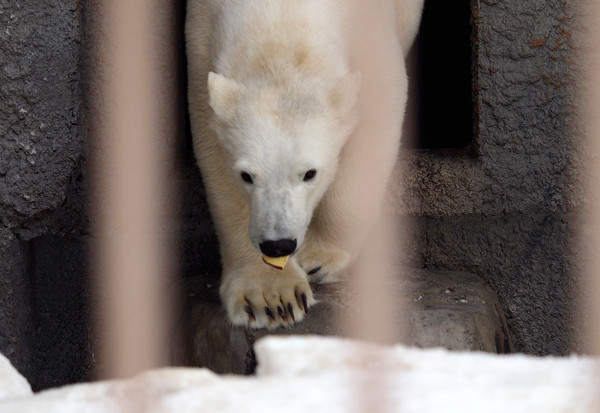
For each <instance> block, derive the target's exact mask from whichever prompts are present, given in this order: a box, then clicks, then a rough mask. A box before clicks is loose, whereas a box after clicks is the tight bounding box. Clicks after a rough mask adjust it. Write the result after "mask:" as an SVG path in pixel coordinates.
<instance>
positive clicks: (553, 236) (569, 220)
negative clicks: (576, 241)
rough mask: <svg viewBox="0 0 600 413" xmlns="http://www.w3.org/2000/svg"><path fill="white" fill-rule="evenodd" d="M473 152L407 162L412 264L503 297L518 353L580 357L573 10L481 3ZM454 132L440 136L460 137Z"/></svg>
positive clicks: (543, 0) (557, 3)
mask: <svg viewBox="0 0 600 413" xmlns="http://www.w3.org/2000/svg"><path fill="white" fill-rule="evenodd" d="M472 4H473V17H474V20H475V38H476V44H475V50H474V59H475V80H474V96H475V104H476V108H475V112H476V113H475V116H476V119H475V120H476V137H475V139H476V142H475V150H474V151H473V152H468V153H436V152H430V153H419V154H414V153H407V154H405V156H404V161H405V162H406V163H407V164H409V165H410V166H412V167H413V170H412V171H410V172H408V173H407V182H408V195H409V196H408V197H407V198H405V199H404V200H402V201H400V200H399V201H398V203H402V202H407V203H408V206H407V208H408V210H409V211H410V212H411V214H412V215H414V216H416V217H417V225H416V227H417V231H416V232H415V234H414V237H413V240H414V241H415V242H414V244H413V246H412V247H411V248H412V249H413V257H416V261H417V263H418V265H422V266H424V267H428V268H438V269H442V268H443V269H452V270H467V271H471V272H474V273H477V274H479V275H481V276H482V277H483V278H484V279H486V280H487V281H488V282H489V283H490V284H491V285H492V286H493V288H494V289H495V291H496V293H497V294H498V295H499V296H500V299H501V301H502V303H503V305H504V307H505V309H506V311H507V317H508V321H509V326H510V328H511V333H512V335H513V338H514V341H515V347H516V350H518V351H524V352H528V353H534V354H565V353H568V352H570V351H572V350H573V349H574V347H576V345H575V342H574V341H572V340H571V338H572V337H571V336H570V335H571V334H572V333H573V332H574V330H575V329H576V326H575V325H574V324H573V319H574V317H575V315H576V314H575V311H576V309H575V307H574V305H573V304H574V303H573V302H572V301H571V300H572V299H573V298H574V292H575V289H574V284H575V281H576V279H577V277H578V274H577V269H576V266H575V264H574V262H573V260H572V257H571V256H570V253H571V252H572V246H573V233H574V230H575V228H576V225H577V223H576V219H575V215H574V214H571V213H570V212H573V211H575V210H576V209H577V207H578V206H579V205H580V203H581V193H580V192H579V185H578V176H577V174H576V171H577V168H578V167H580V166H581V161H580V159H579V157H578V151H577V149H578V148H577V146H576V145H575V143H576V139H577V138H576V136H575V133H574V131H575V130H576V128H575V127H574V126H575V125H574V124H573V122H574V118H575V116H574V115H575V110H576V103H577V101H576V94H575V93H574V92H575V90H576V83H575V80H576V76H575V75H576V72H577V57H576V46H577V45H576V44H575V43H574V42H575V40H574V36H573V30H574V28H575V27H576V26H577V22H576V19H575V17H576V7H575V5H576V2H574V1H563V0H531V1H519V0H510V1H495V0H481V1H477V2H473V3H472ZM451 130H452V128H451V126H445V127H444V130H443V133H448V131H450V133H451Z"/></svg>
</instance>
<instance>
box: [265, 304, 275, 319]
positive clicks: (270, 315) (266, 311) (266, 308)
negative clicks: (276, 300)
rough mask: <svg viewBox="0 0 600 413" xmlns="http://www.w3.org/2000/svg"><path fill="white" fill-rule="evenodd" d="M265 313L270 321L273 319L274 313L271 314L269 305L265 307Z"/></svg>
mask: <svg viewBox="0 0 600 413" xmlns="http://www.w3.org/2000/svg"><path fill="white" fill-rule="evenodd" d="M265 314H266V315H267V317H269V318H270V319H271V320H272V321H275V314H273V311H271V309H270V308H269V307H265Z"/></svg>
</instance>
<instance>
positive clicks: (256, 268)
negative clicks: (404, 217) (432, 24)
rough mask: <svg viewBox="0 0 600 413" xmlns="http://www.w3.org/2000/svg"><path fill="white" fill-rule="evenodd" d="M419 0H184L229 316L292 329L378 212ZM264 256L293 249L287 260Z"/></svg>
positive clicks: (192, 86)
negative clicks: (272, 261)
mask: <svg viewBox="0 0 600 413" xmlns="http://www.w3.org/2000/svg"><path fill="white" fill-rule="evenodd" d="M422 6H423V0H368V1H367V0H301V1H298V0H251V1H249V0H188V3H187V16H186V48H187V58H188V100H189V112H190V122H191V128H192V135H193V144H194V152H195V155H196V159H197V162H198V165H199V167H200V170H201V173H202V176H203V180H204V184H205V186H206V191H207V197H208V202H209V207H210V209H211V213H212V216H213V219H214V223H215V227H216V231H217V236H218V238H219V242H220V249H221V258H222V265H223V274H222V279H221V286H220V295H221V299H222V302H223V305H224V307H225V309H226V311H227V314H228V316H229V320H230V321H231V322H232V323H233V324H234V325H239V326H248V327H252V328H263V327H266V328H269V329H271V328H275V327H279V326H290V325H292V324H293V323H295V322H298V321H301V320H302V319H303V318H304V316H305V314H306V313H307V311H308V309H309V307H310V306H312V305H313V304H314V303H315V299H314V297H313V294H312V291H311V287H310V284H309V282H310V281H315V280H322V281H328V280H335V279H337V278H338V277H339V276H340V275H341V274H344V272H345V271H347V269H348V268H349V266H350V265H351V264H352V263H353V261H354V259H355V258H356V257H357V255H358V254H359V253H360V251H361V247H362V244H363V241H364V239H365V236H366V234H367V232H368V230H369V227H370V226H371V225H372V224H373V222H374V221H375V220H376V219H377V216H378V211H379V209H380V206H381V204H382V201H383V198H384V194H385V189H386V183H387V182H388V180H389V176H390V174H391V172H392V170H393V166H394V164H395V161H396V157H397V154H398V149H399V141H400V131H401V125H402V118H403V112H404V106H405V103H406V96H407V79H406V71H405V64H404V57H405V55H406V53H407V51H408V48H409V47H410V45H411V43H412V41H413V40H414V37H415V34H416V31H417V28H418V24H419V21H420V16H421V10H422ZM261 256H267V257H279V256H291V257H290V259H289V261H288V263H287V265H285V266H284V267H283V268H282V269H277V268H273V267H271V266H268V265H265V263H264V262H263V260H262V259H261Z"/></svg>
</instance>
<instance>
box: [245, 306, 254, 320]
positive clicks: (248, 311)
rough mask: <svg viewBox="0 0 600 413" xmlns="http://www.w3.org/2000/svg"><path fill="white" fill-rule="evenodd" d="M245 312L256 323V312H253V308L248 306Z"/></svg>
mask: <svg viewBox="0 0 600 413" xmlns="http://www.w3.org/2000/svg"><path fill="white" fill-rule="evenodd" d="M244 311H245V312H246V314H248V317H250V319H251V320H252V321H256V316H255V315H254V311H252V307H250V306H249V305H247V306H246V307H244Z"/></svg>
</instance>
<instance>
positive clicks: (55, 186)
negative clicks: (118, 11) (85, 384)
mask: <svg viewBox="0 0 600 413" xmlns="http://www.w3.org/2000/svg"><path fill="white" fill-rule="evenodd" d="M79 12H80V2H79V1H77V0H67V1H62V0H60V1H59V0H44V1H35V2H33V1H8V0H3V1H0V137H1V139H0V257H1V258H0V288H1V290H0V296H1V297H2V299H1V301H0V352H2V353H4V354H6V355H7V356H8V357H10V358H11V360H12V361H13V362H14V363H15V365H16V366H17V368H19V370H20V371H22V372H23V373H24V374H25V375H26V376H27V378H28V379H29V380H30V381H31V382H32V385H33V386H34V388H40V387H45V386H47V385H51V384H57V383H63V382H65V381H79V380H82V379H83V378H85V366H86V364H87V363H85V362H83V361H82V358H83V359H85V358H86V357H85V355H84V354H86V349H85V346H86V344H85V341H86V336H87V334H86V332H85V329H86V328H85V325H86V324H85V323H86V321H85V319H86V314H85V309H84V307H85V304H84V302H85V282H84V278H85V277H84V274H85V265H84V264H83V262H82V259H83V251H82V249H83V247H82V242H83V241H82V240H83V237H82V231H81V220H82V219H83V218H82V214H81V211H82V193H81V180H82V167H83V165H84V163H85V159H84V139H83V135H82V132H81V128H80V120H81V93H80V90H81V89H80V70H79V63H80V61H79V50H80V40H81V33H80V18H79ZM82 329H83V330H84V331H83V332H82V331H81V330H82ZM75 330H78V331H75Z"/></svg>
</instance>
